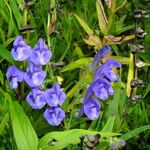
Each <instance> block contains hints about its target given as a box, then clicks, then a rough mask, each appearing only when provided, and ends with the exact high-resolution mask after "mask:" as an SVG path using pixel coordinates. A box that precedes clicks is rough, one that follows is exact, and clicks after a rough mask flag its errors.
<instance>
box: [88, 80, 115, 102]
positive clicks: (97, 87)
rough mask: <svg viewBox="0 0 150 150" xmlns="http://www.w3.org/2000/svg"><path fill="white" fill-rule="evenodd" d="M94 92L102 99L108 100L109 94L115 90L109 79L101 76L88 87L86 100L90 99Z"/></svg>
mask: <svg viewBox="0 0 150 150" xmlns="http://www.w3.org/2000/svg"><path fill="white" fill-rule="evenodd" d="M93 94H95V95H96V96H97V97H98V98H100V99H102V100H106V99H107V98H108V96H109V95H113V94H114V90H113V88H112V85H111V84H110V83H109V82H108V80H106V79H104V78H99V79H97V80H96V81H95V82H93V83H92V84H91V85H90V86H89V88H88V89H87V92H86V95H85V100H88V99H89V98H90V97H91V96H92V95H93Z"/></svg>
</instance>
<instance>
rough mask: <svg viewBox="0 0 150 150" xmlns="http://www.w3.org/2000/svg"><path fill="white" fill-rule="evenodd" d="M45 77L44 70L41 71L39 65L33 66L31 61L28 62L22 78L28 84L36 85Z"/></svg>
mask: <svg viewBox="0 0 150 150" xmlns="http://www.w3.org/2000/svg"><path fill="white" fill-rule="evenodd" d="M45 77H46V72H45V71H43V70H42V69H41V68H40V67H38V66H35V65H34V64H33V63H30V64H29V67H28V68H27V71H26V73H25V75H24V80H25V81H26V83H27V84H28V85H29V86H31V87H38V86H40V85H41V84H42V83H43V81H44V79H45Z"/></svg>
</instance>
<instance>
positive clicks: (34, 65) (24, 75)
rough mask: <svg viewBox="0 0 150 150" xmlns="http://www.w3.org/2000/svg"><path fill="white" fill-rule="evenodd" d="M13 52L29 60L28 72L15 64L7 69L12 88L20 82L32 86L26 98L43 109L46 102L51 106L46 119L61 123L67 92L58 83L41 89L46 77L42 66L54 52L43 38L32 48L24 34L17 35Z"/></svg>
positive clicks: (54, 123)
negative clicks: (49, 87)
mask: <svg viewBox="0 0 150 150" xmlns="http://www.w3.org/2000/svg"><path fill="white" fill-rule="evenodd" d="M11 54H12V56H13V58H14V59H15V60H16V61H27V63H28V67H27V69H26V72H24V71H22V70H19V69H18V68H17V67H15V66H10V67H9V68H8V70H7V73H6V77H7V79H8V80H9V83H10V87H11V88H12V89H16V88H18V82H23V81H24V82H26V83H27V84H28V85H29V87H30V88H31V92H30V93H29V94H28V95H27V97H26V100H27V102H28V103H29V105H30V106H31V107H32V108H33V109H41V108H43V107H44V106H45V105H46V104H48V105H49V106H50V108H47V109H46V111H45V112H44V117H45V119H46V120H47V121H48V122H49V123H50V124H51V125H54V126H55V125H59V124H60V122H61V121H62V120H63V119H64V117H65V113H64V111H63V110H62V109H61V108H60V107H59V105H61V104H62V103H63V102H64V100H65V99H66V95H65V93H64V92H63V91H62V90H61V88H60V86H59V84H58V83H55V84H54V85H53V87H52V88H51V89H47V90H46V91H43V90H41V87H42V83H43V82H44V79H45V78H46V72H45V71H43V70H42V66H43V65H45V64H47V63H48V62H49V60H50V58H51V56H52V53H51V51H50V49H49V48H48V46H47V45H46V44H45V42H44V40H43V39H41V38H40V39H39V41H38V43H37V44H36V45H35V47H34V48H33V49H32V48H31V47H30V46H29V45H27V44H26V43H25V42H24V39H23V37H22V36H17V37H16V39H15V41H14V43H13V48H12V50H11Z"/></svg>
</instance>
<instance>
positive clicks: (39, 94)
mask: <svg viewBox="0 0 150 150" xmlns="http://www.w3.org/2000/svg"><path fill="white" fill-rule="evenodd" d="M26 100H27V102H28V103H29V104H30V106H31V107H32V108H33V109H41V108H43V107H44V106H45V104H46V101H45V97H44V91H40V90H38V89H36V88H33V89H32V91H31V92H30V93H29V94H28V95H27V97H26Z"/></svg>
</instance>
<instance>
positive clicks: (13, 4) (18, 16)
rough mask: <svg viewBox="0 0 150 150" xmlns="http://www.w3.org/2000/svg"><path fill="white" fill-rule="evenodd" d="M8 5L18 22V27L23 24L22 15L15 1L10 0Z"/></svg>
mask: <svg viewBox="0 0 150 150" xmlns="http://www.w3.org/2000/svg"><path fill="white" fill-rule="evenodd" d="M10 6H11V8H12V11H13V14H14V16H15V19H16V21H17V23H18V27H19V28H20V27H21V26H22V25H23V17H22V15H21V13H20V10H19V6H18V5H17V2H16V1H15V0H10Z"/></svg>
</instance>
